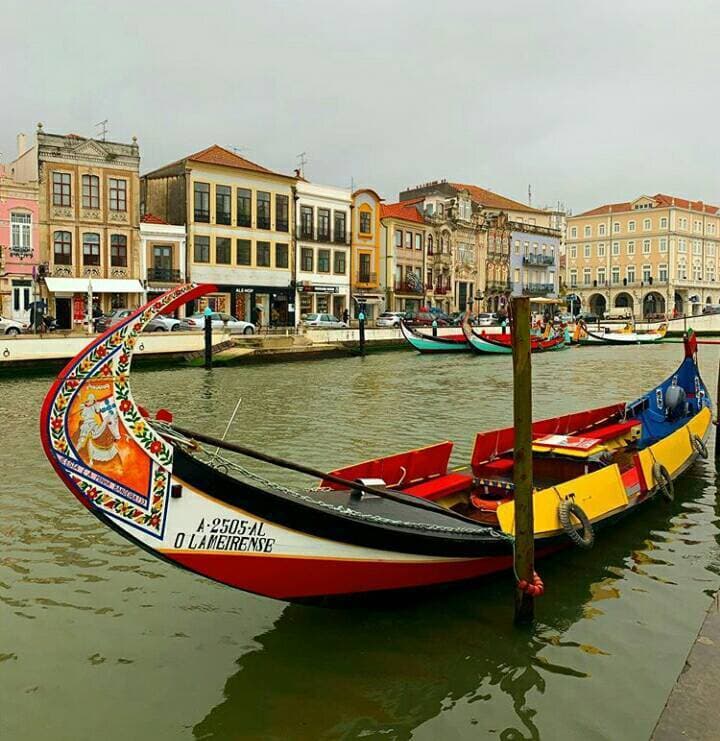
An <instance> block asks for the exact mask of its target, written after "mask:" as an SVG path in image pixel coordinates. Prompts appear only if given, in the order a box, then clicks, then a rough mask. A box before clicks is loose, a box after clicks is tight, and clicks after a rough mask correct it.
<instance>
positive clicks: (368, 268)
mask: <svg viewBox="0 0 720 741" xmlns="http://www.w3.org/2000/svg"><path fill="white" fill-rule="evenodd" d="M381 203H382V198H380V196H379V195H378V194H377V193H376V192H375V191H374V190H372V189H370V188H362V189H360V190H356V191H355V192H354V193H353V194H352V219H351V222H352V229H351V237H350V239H351V249H350V261H351V264H350V276H351V298H352V305H351V307H350V314H351V316H353V317H357V316H358V314H359V311H360V307H364V312H365V317H366V318H367V319H369V320H373V319H377V317H378V315H379V314H380V313H381V312H382V311H384V310H385V300H386V297H385V289H384V287H383V286H382V285H381V283H380V238H381V233H380V229H381V227H380V206H381Z"/></svg>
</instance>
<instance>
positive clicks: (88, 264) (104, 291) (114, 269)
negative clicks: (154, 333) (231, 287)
mask: <svg viewBox="0 0 720 741" xmlns="http://www.w3.org/2000/svg"><path fill="white" fill-rule="evenodd" d="M139 165H140V151H139V148H138V145H137V141H136V140H135V139H134V138H133V141H132V143H131V144H123V143H119V142H110V141H98V140H95V139H87V138H85V137H82V136H78V135H76V134H68V135H61V134H47V133H45V132H44V131H43V129H42V125H38V130H37V134H36V143H35V144H34V146H32V147H30V148H29V149H27V150H26V151H24V153H23V154H22V155H21V156H20V157H18V159H17V160H16V161H15V162H13V163H12V165H11V167H12V168H13V170H14V172H15V176H16V177H18V178H21V179H28V180H38V181H39V235H38V240H39V245H40V258H39V259H40V262H41V263H44V264H45V265H46V276H47V277H46V278H45V290H44V293H43V298H46V299H47V301H48V311H49V313H50V314H53V315H55V316H56V318H57V320H58V324H59V326H60V327H61V328H63V329H70V328H72V327H73V326H78V327H81V326H82V323H83V321H84V320H85V317H86V313H87V312H88V307H87V306H86V302H87V294H88V289H89V288H91V290H92V293H93V297H94V304H95V311H96V312H97V311H98V310H101V311H104V312H108V311H112V310H113V309H117V308H124V307H133V306H138V305H139V304H140V302H141V301H142V300H143V295H144V294H143V284H142V282H141V278H142V276H141V275H140V260H139V244H140V236H139V235H140V229H139V221H140V208H139V202H140V199H139V196H140V181H139Z"/></svg>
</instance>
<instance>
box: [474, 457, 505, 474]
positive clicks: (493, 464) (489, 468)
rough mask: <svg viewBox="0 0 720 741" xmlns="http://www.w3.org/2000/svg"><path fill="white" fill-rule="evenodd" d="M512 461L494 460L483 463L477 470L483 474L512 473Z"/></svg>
mask: <svg viewBox="0 0 720 741" xmlns="http://www.w3.org/2000/svg"><path fill="white" fill-rule="evenodd" d="M512 468H513V459H512V458H496V459H495V460H494V461H490V462H488V463H483V464H482V465H480V466H478V470H479V471H481V472H482V473H483V474H495V475H502V474H504V473H505V474H507V473H510V471H512Z"/></svg>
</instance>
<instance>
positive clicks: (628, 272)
mask: <svg viewBox="0 0 720 741" xmlns="http://www.w3.org/2000/svg"><path fill="white" fill-rule="evenodd" d="M625 280H627V282H628V283H634V282H635V266H634V265H628V266H627V268H626V269H625Z"/></svg>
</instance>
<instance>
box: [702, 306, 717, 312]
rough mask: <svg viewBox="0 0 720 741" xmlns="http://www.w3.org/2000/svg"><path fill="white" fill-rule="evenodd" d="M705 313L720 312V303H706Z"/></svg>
mask: <svg viewBox="0 0 720 741" xmlns="http://www.w3.org/2000/svg"><path fill="white" fill-rule="evenodd" d="M702 313H703V314H720V304H706V305H705V306H703V312H702Z"/></svg>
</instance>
